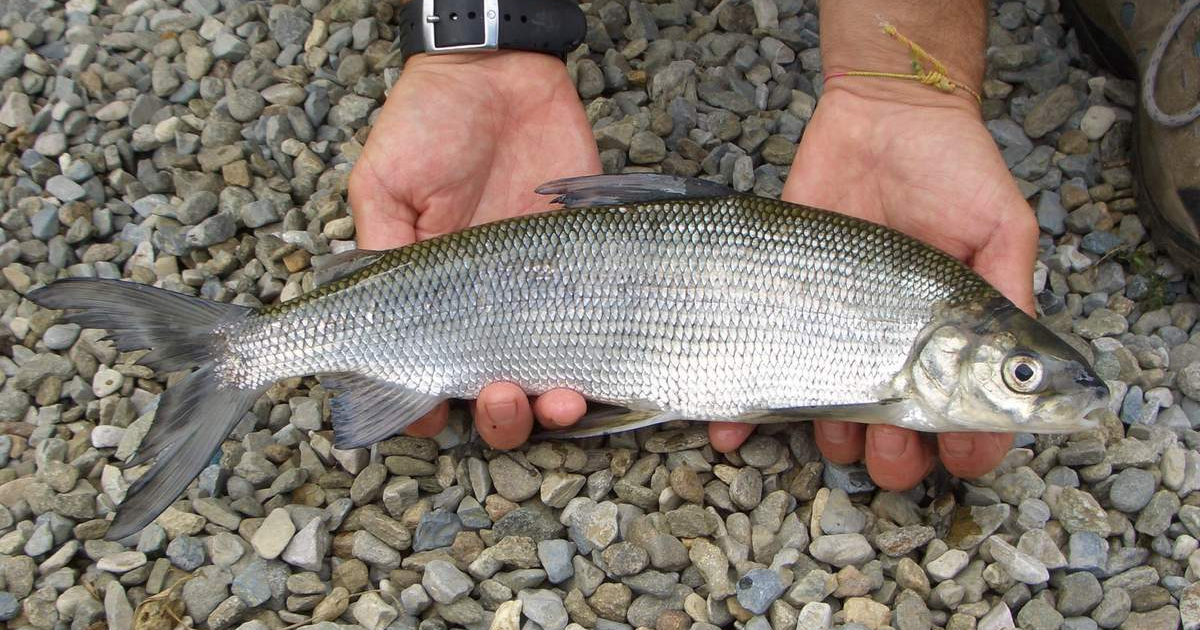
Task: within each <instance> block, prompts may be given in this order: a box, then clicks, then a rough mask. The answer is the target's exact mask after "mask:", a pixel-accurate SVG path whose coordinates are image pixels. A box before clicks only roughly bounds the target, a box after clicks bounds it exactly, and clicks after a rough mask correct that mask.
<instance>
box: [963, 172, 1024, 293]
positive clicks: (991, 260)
mask: <svg viewBox="0 0 1200 630" xmlns="http://www.w3.org/2000/svg"><path fill="white" fill-rule="evenodd" d="M1014 188H1015V186H1014ZM1008 197H1009V198H1010V199H1009V200H1008V201H1006V202H1005V204H1004V205H1005V207H1004V208H1001V209H999V211H998V213H997V216H999V217H1001V218H1000V219H999V220H998V222H997V223H996V227H995V229H994V230H993V232H992V235H991V237H989V238H988V240H987V242H986V243H984V245H983V247H982V248H980V249H979V251H978V252H976V253H975V256H974V257H973V258H972V260H971V266H972V267H973V268H974V269H975V271H976V272H978V273H979V275H981V276H983V278H984V279H985V280H987V281H988V282H990V283H992V286H994V287H996V289H998V290H999V291H1000V292H1001V293H1003V294H1004V296H1005V297H1007V298H1008V299H1010V300H1012V302H1013V303H1014V304H1016V305H1017V306H1018V307H1019V308H1020V309H1021V310H1023V311H1025V312H1026V313H1029V314H1030V315H1032V314H1033V313H1034V304H1033V266H1034V261H1035V260H1036V258H1037V243H1038V226H1037V219H1035V218H1034V214H1033V210H1032V209H1030V207H1029V204H1028V203H1026V202H1025V200H1024V199H1023V198H1022V197H1021V196H1020V194H1019V193H1017V192H1016V191H1015V190H1014V191H1013V194H1012V195H1008Z"/></svg>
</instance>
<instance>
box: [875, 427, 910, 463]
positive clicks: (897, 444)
mask: <svg viewBox="0 0 1200 630" xmlns="http://www.w3.org/2000/svg"><path fill="white" fill-rule="evenodd" d="M871 445H872V446H874V447H875V450H876V451H878V453H879V454H880V455H883V456H884V457H887V458H888V459H900V458H901V457H903V456H904V451H906V450H907V449H908V435H906V434H905V433H904V432H902V431H898V430H896V429H892V428H880V429H878V430H876V431H874V432H872V435H871Z"/></svg>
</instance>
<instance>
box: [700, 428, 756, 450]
mask: <svg viewBox="0 0 1200 630" xmlns="http://www.w3.org/2000/svg"><path fill="white" fill-rule="evenodd" d="M753 432H754V425H752V424H744V423H741V422H710V423H708V441H709V442H710V443H711V444H712V447H713V448H715V449H716V450H717V452H718V453H728V452H730V451H732V450H735V449H737V448H738V447H739V446H741V445H742V442H745V441H746V438H748V437H750V434H751V433H753Z"/></svg>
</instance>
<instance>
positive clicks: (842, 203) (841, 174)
mask: <svg viewBox="0 0 1200 630" xmlns="http://www.w3.org/2000/svg"><path fill="white" fill-rule="evenodd" d="M921 89H925V88H924V87H922V88H921ZM893 96H894V93H893ZM941 103H942V104H941V105H937V106H920V107H914V106H912V105H911V104H907V103H904V102H903V101H902V100H900V101H897V100H888V98H886V97H885V98H879V97H876V98H872V97H869V96H862V95H858V94H855V93H853V92H848V91H844V90H831V91H828V92H826V94H825V95H824V96H823V97H822V98H821V104H820V106H819V107H818V108H817V111H816V113H815V114H814V116H813V120H812V122H811V124H810V125H809V127H808V129H807V130H806V131H805V133H804V141H803V142H802V143H801V144H800V148H799V150H798V151H797V154H796V160H795V163H794V164H793V165H792V170H791V173H790V174H789V175H788V182H787V185H786V186H785V187H784V190H783V197H784V199H786V200H788V201H793V202H797V203H805V204H809V205H813V206H818V207H824V208H827V209H830V210H835V211H838V212H842V213H845V214H850V215H853V216H857V217H861V218H864V219H867V220H870V221H875V222H877V223H882V224H885V225H888V226H891V227H893V228H896V229H898V230H900V231H902V232H904V233H906V234H908V235H910V236H913V237H915V238H917V239H920V240H922V241H924V242H926V243H929V244H931V245H933V246H935V247H938V248H940V249H942V250H944V251H946V252H947V253H949V254H951V255H952V256H955V257H957V258H959V259H960V260H963V261H965V262H967V263H968V264H970V265H971V266H972V267H973V268H974V269H975V270H976V271H977V272H979V274H980V275H982V276H983V277H984V278H986V279H987V280H988V281H990V282H991V283H992V284H993V285H995V286H996V288H997V289H999V290H1000V291H1002V292H1003V293H1004V294H1005V295H1007V296H1008V297H1009V299H1011V300H1013V301H1014V302H1015V303H1016V304H1017V305H1018V306H1020V307H1021V308H1023V309H1025V310H1026V311H1032V310H1033V292H1032V282H1031V280H1030V279H1031V277H1032V274H1033V261H1034V254H1035V249H1036V246H1037V223H1036V221H1035V220H1034V216H1033V212H1032V211H1031V210H1030V208H1029V206H1028V204H1027V203H1026V202H1025V200H1024V199H1023V198H1022V197H1021V194H1020V193H1019V191H1018V190H1017V187H1016V185H1015V184H1014V182H1013V180H1012V176H1011V175H1009V173H1008V170H1007V169H1006V168H1005V165H1004V161H1003V159H1002V158H1001V156H1000V152H999V151H998V150H997V149H996V146H995V144H994V142H993V141H992V138H991V136H990V135H989V134H988V132H987V130H986V128H985V127H984V126H983V125H982V124H981V122H980V120H979V117H978V113H976V112H974V111H972V110H971V109H970V108H969V107H963V106H961V105H962V104H961V103H959V104H955V103H954V102H953V101H941ZM746 430H747V429H739V430H737V431H735V430H732V429H731V430H730V432H731V434H732V435H735V436H736V435H738V433H739V432H740V433H741V434H743V435H744V433H745V431H746ZM816 437H817V445H818V446H819V447H820V449H821V451H822V453H824V455H825V456H826V457H827V458H828V459H830V460H831V461H835V462H837V463H841V464H846V463H850V462H853V461H858V460H864V461H865V462H866V464H867V469H868V471H869V472H870V474H871V477H872V478H873V479H874V480H875V482H876V483H878V484H879V485H880V486H883V487H885V488H888V489H892V490H904V489H907V488H911V487H912V486H914V485H916V484H917V483H918V482H919V481H920V480H921V479H922V478H923V477H924V476H925V475H926V474H927V473H928V472H929V470H930V469H931V468H932V466H933V458H934V456H935V451H936V455H937V456H938V457H940V458H941V460H942V462H943V463H944V464H945V466H946V468H947V469H948V470H949V471H950V472H952V473H953V474H955V475H957V476H961V477H976V476H978V475H981V474H984V473H986V472H988V471H990V470H992V468H994V467H995V466H996V465H997V464H998V463H999V462H1000V459H1001V458H1002V457H1003V456H1004V453H1006V452H1007V451H1008V448H1009V445H1011V443H1012V438H1011V436H1009V435H1004V434H985V433H975V434H952V433H942V434H939V435H938V438H937V440H936V449H935V446H934V444H933V442H932V441H929V440H925V439H922V438H920V437H919V436H917V435H916V434H915V433H913V432H911V431H907V430H904V429H899V428H897V427H889V426H886V425H873V426H871V427H869V428H866V427H863V426H862V425H854V424H845V423H836V422H833V423H828V422H818V423H817V427H816Z"/></svg>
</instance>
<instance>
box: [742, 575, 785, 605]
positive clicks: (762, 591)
mask: <svg viewBox="0 0 1200 630" xmlns="http://www.w3.org/2000/svg"><path fill="white" fill-rule="evenodd" d="M786 588H787V587H786V585H785V584H784V582H783V579H782V578H781V577H780V576H779V573H777V572H775V571H772V570H771V569H752V570H750V571H748V572H747V573H746V574H745V575H743V576H742V577H741V578H739V579H738V581H737V601H738V603H739V604H741V605H742V607H743V608H745V609H746V610H748V611H750V612H752V613H754V614H756V615H761V614H764V613H765V612H767V610H768V609H769V608H770V607H771V604H772V603H773V602H774V601H775V600H776V599H778V598H779V596H780V595H782V594H783V591H784V590H785V589H786Z"/></svg>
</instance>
